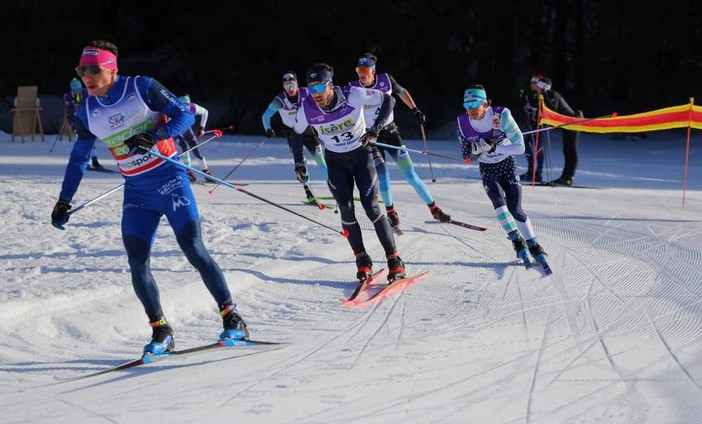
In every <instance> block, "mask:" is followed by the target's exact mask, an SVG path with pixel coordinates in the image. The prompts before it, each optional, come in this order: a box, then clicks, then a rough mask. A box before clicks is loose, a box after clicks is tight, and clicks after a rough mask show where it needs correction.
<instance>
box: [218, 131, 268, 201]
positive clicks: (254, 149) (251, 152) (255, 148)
mask: <svg viewBox="0 0 702 424" xmlns="http://www.w3.org/2000/svg"><path fill="white" fill-rule="evenodd" d="M266 140H267V138H264V139H263V141H261V142H260V143H258V144H257V145H256V147H254V148H253V149H251V151H250V152H249V154H248V155H246V156H245V157H244V159H242V160H241V162H239V163H238V164H237V165H236V166H235V167H234V169H232V170H231V171H229V173H228V174H227V175H225V176H224V178H222V179H223V180H226V179H227V178H229V176H230V175H232V174H233V173H234V171H236V170H237V169H238V168H239V167H240V166H241V164H242V163H244V161H245V160H246V159H248V158H249V156H251V155H252V154H253V152H255V151H256V150H258V148H259V147H261V146H263V143H265V142H266ZM220 185H221V184H219V183H217V185H216V186H214V188H212V190H209V191H208V193H209V194H212V192H213V191H215V190H217V187H219V186H220Z"/></svg>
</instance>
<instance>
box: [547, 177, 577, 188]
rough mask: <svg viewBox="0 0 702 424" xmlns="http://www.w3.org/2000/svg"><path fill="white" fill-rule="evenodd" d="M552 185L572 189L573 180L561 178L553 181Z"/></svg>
mask: <svg viewBox="0 0 702 424" xmlns="http://www.w3.org/2000/svg"><path fill="white" fill-rule="evenodd" d="M551 185H559V186H566V187H572V186H573V179H572V178H566V177H562V176H561V177H558V178H556V179H555V180H553V181H551Z"/></svg>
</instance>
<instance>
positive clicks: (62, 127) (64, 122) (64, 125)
mask: <svg viewBox="0 0 702 424" xmlns="http://www.w3.org/2000/svg"><path fill="white" fill-rule="evenodd" d="M65 127H66V119H64V120H63V123H62V124H61V129H60V130H59V132H58V134H56V138H55V139H54V144H52V145H51V149H49V153H53V152H54V147H56V142H57V141H59V138H61V135H63V129H64V128H65ZM68 138H69V139H70V138H71V137H70V136H69V137H68Z"/></svg>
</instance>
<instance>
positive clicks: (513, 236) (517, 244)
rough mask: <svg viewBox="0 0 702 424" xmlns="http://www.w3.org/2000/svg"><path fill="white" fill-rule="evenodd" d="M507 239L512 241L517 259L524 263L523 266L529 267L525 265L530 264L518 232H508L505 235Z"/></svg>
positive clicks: (524, 245) (526, 250)
mask: <svg viewBox="0 0 702 424" xmlns="http://www.w3.org/2000/svg"><path fill="white" fill-rule="evenodd" d="M507 238H509V239H510V240H512V247H514V251H515V252H516V253H517V258H519V259H521V260H522V261H524V266H526V267H529V265H527V264H529V263H530V262H529V250H528V249H527V244H526V241H524V238H523V237H522V236H521V234H519V231H518V230H513V231H510V233H509V234H507Z"/></svg>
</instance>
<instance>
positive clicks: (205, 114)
mask: <svg viewBox="0 0 702 424" xmlns="http://www.w3.org/2000/svg"><path fill="white" fill-rule="evenodd" d="M185 106H186V107H187V108H188V110H189V111H190V113H192V114H193V115H195V116H199V117H200V124H199V125H200V127H202V128H205V127H207V118H209V116H210V111H208V110H207V109H205V108H204V107H202V106H200V105H199V104H197V103H192V102H191V103H188V104H186V105H185Z"/></svg>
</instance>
